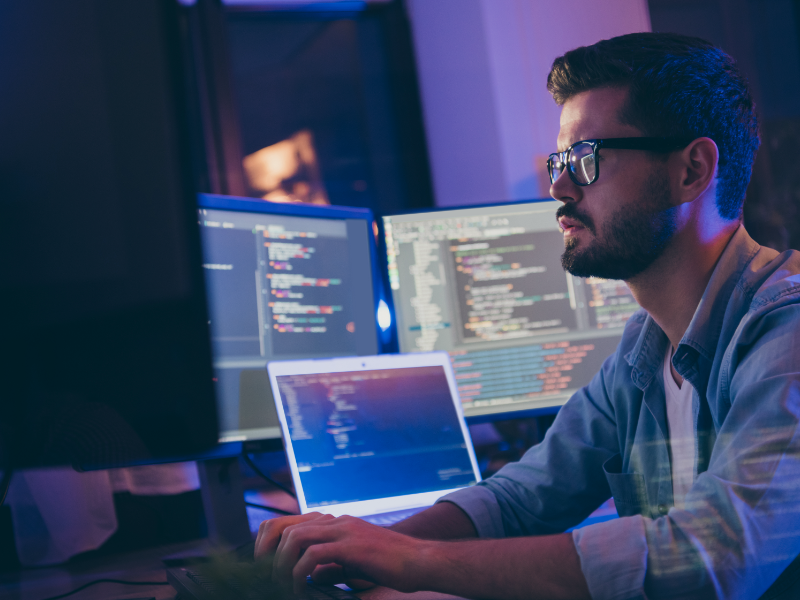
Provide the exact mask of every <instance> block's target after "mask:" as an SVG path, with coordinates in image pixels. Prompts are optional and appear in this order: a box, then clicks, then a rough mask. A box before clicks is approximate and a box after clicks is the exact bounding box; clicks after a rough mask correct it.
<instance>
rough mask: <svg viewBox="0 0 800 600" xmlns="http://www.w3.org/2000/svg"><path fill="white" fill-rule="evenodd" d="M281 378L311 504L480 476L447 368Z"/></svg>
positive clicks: (443, 486)
mask: <svg viewBox="0 0 800 600" xmlns="http://www.w3.org/2000/svg"><path fill="white" fill-rule="evenodd" d="M276 381H277V385H278V388H279V389H280V396H281V402H282V403H283V410H284V413H285V415H286V421H287V425H288V429H289V437H290V439H291V445H292V447H293V449H294V459H295V460H296V464H297V471H298V473H299V477H300V481H301V484H302V488H303V493H304V495H305V500H306V505H307V507H308V508H313V507H321V506H326V505H331V504H339V503H349V502H360V501H365V500H374V499H379V498H388V497H392V496H401V495H408V494H418V493H425V492H436V491H442V490H452V489H454V488H460V487H466V486H468V485H472V484H474V483H476V477H475V472H474V470H473V466H472V462H471V459H470V453H469V449H468V445H467V441H466V440H465V438H464V433H463V430H462V427H461V423H460V420H459V415H458V414H457V412H456V408H455V405H454V402H453V399H452V397H451V391H450V387H449V386H448V381H447V377H446V374H445V370H444V367H442V366H420V367H406V368H394V369H374V370H367V371H346V372H338V373H322V374H319V373H317V374H303V375H282V376H278V377H277V378H276Z"/></svg>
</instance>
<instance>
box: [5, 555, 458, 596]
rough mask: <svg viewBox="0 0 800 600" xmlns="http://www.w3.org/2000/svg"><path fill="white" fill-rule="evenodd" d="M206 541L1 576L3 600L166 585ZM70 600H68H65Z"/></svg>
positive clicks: (162, 592)
mask: <svg viewBox="0 0 800 600" xmlns="http://www.w3.org/2000/svg"><path fill="white" fill-rule="evenodd" d="M208 547H209V546H208V543H207V541H205V540H198V541H194V542H186V543H183V544H174V545H170V546H161V547H159V548H150V549H147V550H141V551H138V552H131V553H127V554H119V555H116V556H106V557H96V558H87V559H83V560H80V561H76V562H73V563H70V564H67V565H60V566H57V567H48V568H38V569H24V570H22V571H18V572H14V573H4V574H0V599H2V600H44V599H45V598H49V597H51V596H56V595H58V594H63V593H65V592H69V591H71V590H74V589H76V588H78V587H80V586H82V585H85V584H87V583H89V582H90V581H94V580H95V579H122V580H126V581H166V580H167V578H166V574H165V569H164V565H163V563H162V562H161V559H162V557H164V556H169V555H171V554H181V553H192V552H200V551H203V550H205V549H207V548H208ZM175 595H176V594H175V590H174V589H173V588H172V586H170V585H155V586H149V585H148V586H132V585H121V584H116V583H98V584H96V585H93V586H91V587H89V588H87V589H85V590H83V591H80V592H78V593H77V594H73V595H72V596H69V597H68V598H69V600H132V599H134V598H150V597H155V598H156V599H157V600H172V599H173V598H175ZM359 596H360V597H361V598H363V600H446V599H451V598H453V596H448V595H445V594H438V593H435V592H417V593H415V594H403V593H401V592H397V591H394V590H390V589H387V588H374V589H371V590H366V591H364V592H361V593H359ZM65 600H66V599H65Z"/></svg>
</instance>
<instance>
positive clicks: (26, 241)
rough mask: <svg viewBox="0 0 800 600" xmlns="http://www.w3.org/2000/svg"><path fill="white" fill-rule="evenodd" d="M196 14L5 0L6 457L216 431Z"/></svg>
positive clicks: (127, 451) (98, 455)
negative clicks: (195, 128) (194, 93)
mask: <svg viewBox="0 0 800 600" xmlns="http://www.w3.org/2000/svg"><path fill="white" fill-rule="evenodd" d="M180 27H181V23H180V13H179V7H178V6H177V4H176V3H174V2H171V1H165V0H114V1H113V2H107V1H105V0H75V1H70V2H60V1H52V0H50V1H45V0H4V1H3V2H0V89H2V90H3V91H2V93H0V131H2V144H0V256H2V257H3V265H4V267H3V275H2V277H0V314H1V315H2V322H0V469H4V468H7V467H13V468H24V467H35V466H43V465H55V464H73V465H76V466H81V467H85V468H96V467H101V466H119V465H124V464H138V463H146V462H158V461H164V460H169V459H170V457H174V456H178V455H187V454H197V453H200V452H202V451H204V450H206V449H207V448H210V447H212V446H213V445H214V444H216V442H217V439H218V431H217V420H216V404H215V397H214V388H213V383H212V377H213V372H212V364H211V350H210V344H209V338H208V325H207V320H208V319H207V315H206V306H205V290H204V284H203V272H202V269H201V249H200V239H199V232H198V227H197V219H196V206H197V205H196V193H195V191H196V190H195V189H194V185H193V176H192V172H191V168H190V159H191V154H192V148H191V143H190V140H189V135H188V124H187V122H186V98H185V94H184V92H185V90H184V87H183V86H184V81H185V77H186V72H185V70H184V69H183V67H182V64H183V61H182V56H181V47H180V35H181V29H180Z"/></svg>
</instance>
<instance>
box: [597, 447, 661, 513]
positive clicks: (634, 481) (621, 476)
mask: <svg viewBox="0 0 800 600" xmlns="http://www.w3.org/2000/svg"><path fill="white" fill-rule="evenodd" d="M621 470H622V457H621V456H620V455H619V454H615V455H614V456H612V457H611V458H609V459H608V460H607V461H606V462H604V463H603V471H604V472H605V474H606V480H608V486H609V487H610V488H611V495H612V496H613V497H614V504H615V505H616V507H617V513H618V514H619V516H620V517H631V516H633V515H645V516H649V515H650V510H649V504H648V502H647V488H646V487H645V483H644V477H643V476H642V475H640V474H639V473H620V471H621Z"/></svg>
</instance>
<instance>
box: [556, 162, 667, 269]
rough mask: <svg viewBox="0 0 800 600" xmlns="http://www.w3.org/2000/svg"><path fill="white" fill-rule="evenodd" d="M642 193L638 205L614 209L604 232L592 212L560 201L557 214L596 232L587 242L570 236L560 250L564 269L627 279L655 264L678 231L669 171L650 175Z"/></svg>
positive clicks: (593, 232) (592, 232)
mask: <svg viewBox="0 0 800 600" xmlns="http://www.w3.org/2000/svg"><path fill="white" fill-rule="evenodd" d="M640 198H642V199H643V201H642V203H641V204H640V205H636V204H634V205H633V206H632V207H626V208H621V209H619V210H617V211H616V212H615V213H613V214H612V215H611V217H610V218H609V219H608V221H607V223H608V224H607V225H605V226H604V227H603V230H602V235H598V231H597V227H596V226H595V223H594V222H593V221H592V219H591V217H589V215H584V214H582V213H580V212H579V211H578V209H577V207H576V205H575V204H572V203H568V204H565V205H563V206H561V207H560V208H559V209H558V211H557V213H556V218H559V217H561V216H566V217H569V218H571V219H575V220H576V221H578V222H580V223H581V224H582V225H583V226H584V227H585V228H586V229H587V230H588V231H589V232H590V233H591V234H592V235H593V236H594V239H593V240H592V241H590V242H589V243H587V244H585V245H584V247H581V245H580V242H579V241H578V240H577V239H576V238H568V239H567V240H566V242H565V244H564V254H562V255H561V266H562V267H564V270H565V271H567V272H569V273H571V274H572V275H574V276H576V277H600V278H602V279H622V280H626V281H627V280H629V279H631V278H633V277H635V276H636V275H638V274H639V273H641V272H642V271H644V270H645V269H647V267H649V266H650V265H651V264H653V262H654V261H655V260H656V259H657V258H658V257H659V256H661V254H662V253H663V252H664V248H666V247H667V245H668V244H669V241H670V240H671V239H672V237H673V235H674V233H675V230H676V218H677V207H673V206H672V205H671V202H670V199H671V198H670V191H669V182H668V180H667V177H666V175H665V174H663V175H662V176H660V177H659V176H658V175H654V176H653V177H651V178H650V179H648V180H647V182H646V183H645V185H644V190H643V192H642V193H641V194H640Z"/></svg>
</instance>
